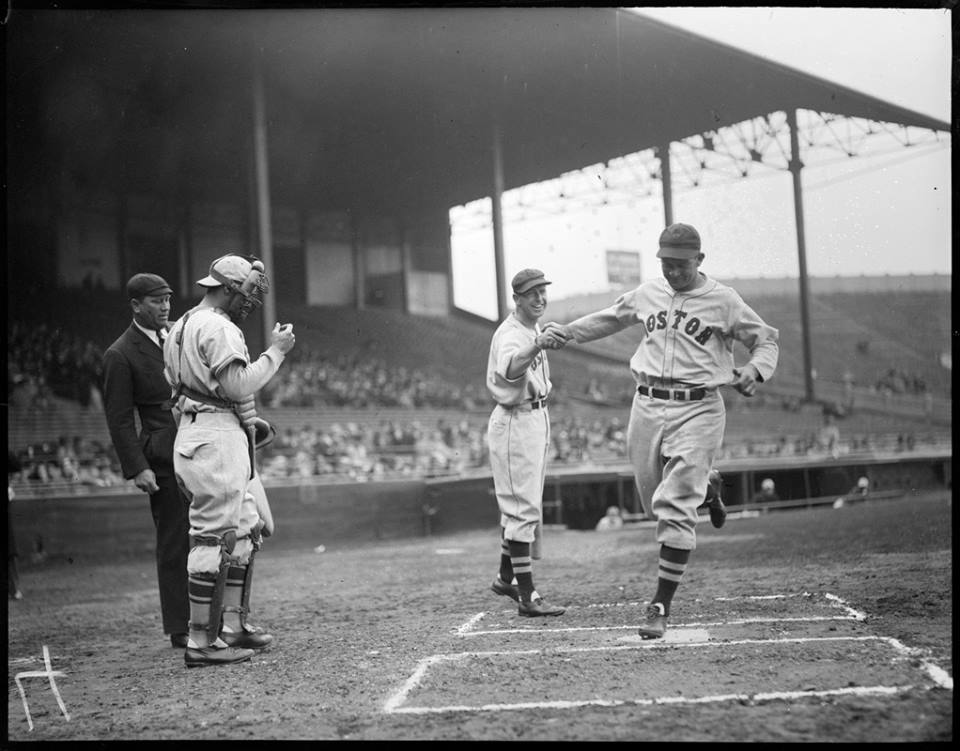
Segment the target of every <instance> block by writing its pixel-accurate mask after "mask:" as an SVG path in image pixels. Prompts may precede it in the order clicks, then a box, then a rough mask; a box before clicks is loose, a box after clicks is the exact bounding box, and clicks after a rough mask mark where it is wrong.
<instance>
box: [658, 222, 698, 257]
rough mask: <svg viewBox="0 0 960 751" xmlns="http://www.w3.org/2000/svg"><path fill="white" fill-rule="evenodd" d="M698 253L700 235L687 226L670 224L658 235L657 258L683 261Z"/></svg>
mask: <svg viewBox="0 0 960 751" xmlns="http://www.w3.org/2000/svg"><path fill="white" fill-rule="evenodd" d="M699 253H700V233H699V232H697V231H696V230H695V229H694V228H693V227H691V226H690V225H689V224H681V223H679V222H678V223H677V224H671V225H670V226H669V227H667V228H666V229H665V230H664V231H663V232H661V233H660V250H658V251H657V258H679V259H682V260H685V261H688V260H690V259H691V258H696V257H697V256H698V255H699Z"/></svg>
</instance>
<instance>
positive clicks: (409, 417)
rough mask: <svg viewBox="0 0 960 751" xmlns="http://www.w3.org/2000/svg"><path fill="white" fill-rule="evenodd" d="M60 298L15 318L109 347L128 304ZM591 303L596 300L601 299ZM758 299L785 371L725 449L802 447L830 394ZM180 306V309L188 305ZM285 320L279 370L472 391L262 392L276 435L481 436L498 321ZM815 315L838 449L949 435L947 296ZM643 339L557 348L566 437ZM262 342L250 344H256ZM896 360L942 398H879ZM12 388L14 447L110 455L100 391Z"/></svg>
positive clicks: (782, 313)
mask: <svg viewBox="0 0 960 751" xmlns="http://www.w3.org/2000/svg"><path fill="white" fill-rule="evenodd" d="M56 299H57V301H58V305H57V306H55V307H54V306H51V305H49V304H45V303H43V304H42V303H41V302H40V301H34V304H32V305H31V304H28V305H25V306H24V307H23V309H22V310H20V309H18V310H17V314H18V316H19V319H18V323H19V324H22V325H23V326H22V328H27V329H29V328H30V327H34V328H35V327H38V326H40V325H41V324H45V325H47V326H48V327H53V328H54V329H55V330H56V332H57V333H58V335H59V334H63V335H68V336H72V337H76V338H81V337H85V338H86V339H87V340H88V341H89V342H92V343H93V345H95V347H96V348H100V349H101V350H102V349H103V348H105V347H106V346H107V345H108V344H109V343H110V342H111V341H112V340H113V338H115V336H116V335H117V334H118V333H119V331H120V330H121V329H122V327H123V326H124V325H125V319H126V310H125V308H124V306H123V305H121V304H118V302H117V300H116V299H115V296H113V295H110V296H109V297H108V296H106V295H104V294H102V293H97V292H95V291H91V290H75V289H74V290H63V291H61V292H58V294H57V296H56ZM587 302H592V303H593V304H594V305H595V306H596V301H594V300H588V301H587ZM751 303H752V304H754V306H755V307H756V308H757V310H758V311H759V312H760V313H761V314H762V315H763V316H764V317H765V318H767V320H769V321H771V322H772V323H774V324H775V325H777V326H778V327H779V328H780V330H781V336H782V344H783V348H782V357H781V363H780V369H779V370H778V373H777V376H776V377H775V378H774V379H773V380H772V381H771V383H770V384H768V387H767V388H765V389H764V390H763V392H762V393H761V394H760V395H759V396H758V397H756V398H754V399H745V398H743V397H741V396H740V395H738V394H736V393H735V392H733V391H732V390H725V391H724V397H725V400H726V402H727V408H728V417H727V433H726V439H725V444H724V451H725V455H726V456H730V457H742V456H765V455H769V454H771V453H779V452H782V451H789V452H790V453H792V454H795V453H802V452H803V451H805V450H808V449H809V448H810V447H811V446H813V445H814V444H815V443H816V441H817V435H818V433H819V431H820V430H821V428H822V427H823V422H824V404H821V403H815V404H807V403H804V402H803V401H802V399H800V397H801V396H802V394H803V384H802V378H801V372H800V371H801V357H800V354H799V351H800V346H801V345H800V330H799V324H798V319H799V315H798V313H797V309H796V304H797V300H796V298H792V299H791V298H790V297H788V296H783V295H780V296H762V295H759V296H757V297H756V298H755V299H751ZM578 305H579V306H580V308H579V309H578ZM177 307H178V308H179V311H178V310H175V311H174V313H175V315H176V314H177V313H178V312H182V311H183V309H184V308H185V306H177ZM589 309H594V308H587V307H586V304H585V302H584V301H583V300H575V299H574V300H561V301H556V302H551V309H550V311H549V313H550V314H552V315H548V317H549V318H553V319H555V320H570V319H571V318H572V317H573V316H574V315H576V314H579V313H580V312H587V311H588V310H589ZM891 309H893V310H896V311H897V318H896V319H893V318H892V317H891V316H890V314H889V311H890V310H891ZM279 316H280V318H281V320H284V321H292V322H293V323H294V325H295V330H296V331H297V334H298V347H297V349H295V350H294V353H293V356H291V357H290V359H289V362H288V363H287V365H286V366H285V367H284V369H283V370H282V371H281V374H280V376H279V380H281V381H282V380H283V379H284V378H288V377H290V374H291V373H292V372H293V371H295V370H296V369H297V368H298V367H302V366H303V362H302V361H303V360H304V359H306V361H307V362H308V363H309V362H310V359H309V358H310V357H317V356H319V357H323V358H326V359H327V360H329V361H331V362H333V361H338V362H340V363H346V365H345V367H347V368H349V367H356V368H358V369H359V368H362V367H364V366H365V363H369V362H370V361H377V362H381V363H383V371H382V372H383V373H386V374H387V375H388V376H389V377H394V378H397V379H398V380H399V375H398V374H402V376H403V378H404V379H407V380H410V381H416V380H418V379H419V380H421V381H423V382H426V383H429V384H430V385H431V388H433V389H434V390H435V391H437V392H439V391H440V389H439V388H438V384H441V385H443V384H451V385H452V387H454V390H456V389H459V390H460V391H461V392H462V393H463V395H464V401H463V403H460V404H450V403H449V402H441V401H440V400H434V401H431V399H430V398H429V397H430V394H429V393H427V394H425V395H423V396H422V400H421V401H422V403H420V404H418V406H416V407H415V408H414V407H410V406H408V407H402V406H397V405H396V404H387V403H376V401H375V400H373V401H371V400H368V402H367V403H365V404H364V406H362V407H358V406H354V405H343V406H336V407H334V406H331V405H330V404H328V403H327V404H317V405H310V404H298V405H296V406H290V407H288V406H284V405H282V404H277V405H270V404H267V403H266V400H264V403H263V404H261V413H262V414H263V415H264V416H265V417H267V418H268V419H270V420H271V422H273V423H274V424H275V426H276V427H277V429H278V432H282V431H286V430H291V431H301V430H303V429H304V428H305V427H309V428H310V429H311V430H314V431H317V432H320V433H323V432H330V431H333V432H336V431H337V430H338V429H339V427H341V426H344V425H352V426H354V427H355V428H356V429H357V430H359V431H361V432H366V433H368V434H369V432H370V431H374V430H378V429H381V428H382V426H383V425H384V424H386V423H390V422H393V423H395V424H398V425H404V426H411V425H413V426H415V427H416V429H417V431H420V432H422V433H428V432H431V431H434V430H435V429H436V427H437V426H438V425H440V424H460V423H463V422H466V423H467V425H468V426H469V429H470V430H471V431H472V432H473V433H474V439H475V438H476V436H478V435H482V432H483V431H484V430H485V426H486V420H487V417H488V415H489V408H490V403H489V397H487V396H486V392H485V390H484V386H483V380H484V373H485V367H486V357H487V350H488V347H489V340H490V335H491V333H492V331H493V327H494V324H493V323H489V322H484V321H482V320H480V319H477V318H475V317H472V316H469V315H465V314H457V313H455V314H452V315H450V316H446V317H426V316H416V315H408V314H404V313H402V312H399V311H396V310H388V309H383V308H368V309H364V310H356V309H352V308H343V307H307V306H300V307H296V308H286V309H282V310H281V311H280V312H279ZM921 318H925V320H926V322H927V324H928V325H926V326H924V327H906V326H900V325H897V321H898V320H899V321H911V320H918V319H921ZM811 323H812V326H813V329H814V334H813V349H814V361H815V363H816V364H817V368H818V370H819V371H820V374H821V376H820V377H819V378H818V380H817V389H818V398H819V399H820V400H822V402H823V403H825V404H832V403H837V404H840V403H842V400H843V399H844V398H845V395H844V392H843V388H842V384H841V383H840V379H841V378H842V375H843V374H845V373H848V372H849V373H850V374H852V375H853V380H854V383H855V388H854V394H855V399H854V403H853V408H852V409H850V410H847V411H846V412H845V413H843V414H842V415H841V419H840V420H839V421H838V426H839V430H840V436H841V445H842V450H843V451H845V452H850V451H865V450H869V449H881V448H883V449H887V450H908V449H910V448H913V447H917V448H921V447H924V446H930V445H939V446H943V445H949V443H950V440H951V435H950V427H951V420H952V409H951V403H950V396H951V393H950V389H949V370H946V369H945V368H944V367H943V366H942V365H941V363H940V360H938V359H937V358H936V357H934V356H933V355H934V353H935V352H938V351H943V350H944V349H947V350H948V347H949V343H948V342H949V340H948V333H947V332H948V327H949V295H948V294H944V293H942V292H919V291H910V292H904V293H899V294H896V295H895V296H893V297H891V295H890V294H889V293H884V294H878V293H848V292H843V293H834V294H826V295H819V296H817V297H816V298H815V300H814V303H813V310H812V315H811ZM255 335H256V332H255V333H254V336H255ZM634 337H635V334H634V333H632V332H630V331H627V332H624V333H623V334H621V335H618V336H617V337H610V338H608V339H607V340H602V341H600V342H595V343H593V344H591V345H583V346H580V345H578V346H576V347H571V348H569V349H567V350H562V351H558V352H554V353H551V355H550V361H551V365H552V371H553V379H554V382H555V385H556V391H555V394H554V397H555V398H554V400H553V408H552V409H551V417H552V419H553V422H554V424H555V426H557V430H556V432H557V433H558V434H559V433H560V432H561V430H565V429H566V427H567V426H570V427H571V430H573V429H574V427H576V428H578V429H586V428H587V427H589V428H590V429H591V430H592V431H594V432H596V431H597V430H599V429H603V428H605V427H607V426H610V425H612V424H614V423H615V422H619V423H620V424H621V425H624V424H625V423H626V419H627V417H628V415H629V411H628V410H629V407H628V405H629V402H630V399H631V398H632V393H633V387H632V381H631V378H630V375H629V371H628V369H627V365H626V363H627V360H628V358H629V355H630V354H631V353H632V351H633V348H634V347H635V339H634ZM251 341H254V338H253V336H251ZM864 341H866V342H869V345H868V346H867V347H866V348H864V347H862V346H858V344H859V343H861V342H864ZM945 343H946V344H945ZM253 349H255V345H254V344H253V343H251V350H253ZM15 354H16V353H11V363H14V362H15V361H16V358H15ZM889 369H899V370H900V371H903V372H908V373H912V374H914V375H915V376H916V378H918V379H919V380H921V381H923V382H924V383H925V384H926V386H927V388H928V389H929V391H930V392H931V393H937V394H938V396H937V397H936V398H935V400H933V401H929V402H928V401H924V400H922V399H921V397H920V396H918V395H915V394H908V393H899V394H885V395H882V394H880V393H879V392H877V390H876V389H875V388H874V379H876V378H878V377H879V376H881V375H882V374H883V373H885V372H886V371H887V370H889ZM944 371H945V373H944ZM347 373H348V374H349V371H347ZM391 373H392V374H393V376H390V374H391ZM591 384H592V385H598V386H599V387H600V389H601V390H602V392H603V394H604V397H603V398H599V399H598V398H596V397H595V396H588V394H587V390H588V387H589V386H591ZM16 390H17V387H16V386H14V384H13V382H12V381H11V382H10V383H9V391H10V396H11V398H10V400H9V404H10V409H9V413H8V443H9V446H10V448H11V449H12V450H14V451H18V450H23V449H25V447H27V446H34V447H35V448H36V449H37V450H38V451H40V452H41V453H42V452H43V451H44V450H52V448H53V447H54V446H55V445H56V443H57V441H58V440H59V439H60V438H61V437H65V438H73V437H74V436H82V437H83V438H84V439H85V440H86V441H89V442H93V443H94V444H95V445H96V444H99V446H100V447H101V448H102V450H103V451H105V452H107V453H110V452H112V447H111V445H110V439H109V434H108V432H107V428H106V422H105V419H104V417H103V414H102V409H101V408H100V407H99V404H98V403H97V402H96V400H92V401H91V402H90V403H88V404H81V403H79V402H77V401H76V400H74V399H72V398H70V397H69V395H67V396H64V395H63V394H59V395H58V394H52V395H51V397H50V402H49V406H48V407H47V408H46V409H42V408H36V407H30V406H29V404H27V403H24V400H22V399H19V398H15V396H16V394H15V393H14V392H15V391H16ZM265 396H266V395H265ZM931 405H932V407H933V412H932V413H931V411H930V410H931ZM598 425H599V426H600V428H598V427H597V426H598ZM560 426H563V427H562V428H561V427H560ZM44 445H45V446H46V449H44ZM592 458H593V459H595V460H600V461H605V462H612V463H615V462H619V463H622V462H623V454H622V450H618V448H616V447H614V448H604V449H602V450H598V451H595V452H593V456H592Z"/></svg>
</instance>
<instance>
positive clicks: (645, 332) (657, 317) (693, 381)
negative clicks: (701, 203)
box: [568, 272, 780, 550]
mask: <svg viewBox="0 0 960 751" xmlns="http://www.w3.org/2000/svg"><path fill="white" fill-rule="evenodd" d="M700 274H701V276H703V277H704V283H703V284H702V285H701V286H699V287H697V288H696V289H693V290H689V291H685V292H677V291H675V290H674V289H673V288H672V287H671V286H670V285H669V283H668V282H667V281H666V279H657V280H651V281H648V282H645V283H643V284H641V285H640V286H639V287H637V288H636V289H634V290H631V291H630V292H627V293H625V294H623V295H621V296H620V297H618V298H617V300H616V301H615V302H614V303H613V305H611V306H610V307H609V308H606V309H604V310H601V311H597V312H595V313H590V314H588V315H586V316H583V317H581V318H578V319H577V320H575V321H573V322H572V323H570V324H568V328H569V331H570V333H571V334H572V335H573V337H574V339H575V341H577V342H588V341H593V340H595V339H600V338H602V337H604V336H608V335H610V334H613V333H616V332H617V331H621V330H623V329H625V328H627V327H629V326H635V325H640V326H642V329H641V330H642V339H641V341H640V344H639V345H638V347H637V351H636V352H635V353H634V355H633V357H631V358H630V371H631V372H632V373H633V376H634V379H635V381H636V383H637V386H638V389H637V391H636V392H635V393H634V397H633V407H632V409H631V412H630V423H629V426H628V428H627V448H628V452H629V456H630V461H631V464H632V465H633V470H634V477H635V480H636V485H637V490H638V492H639V494H640V500H641V502H642V503H643V507H644V510H645V511H646V512H647V513H648V514H650V515H651V516H653V517H654V518H655V519H656V520H657V541H658V542H660V543H661V544H665V545H667V546H669V547H673V548H679V549H683V550H693V549H694V548H695V547H696V531H695V528H696V524H697V520H698V518H699V517H698V514H697V508H698V507H699V506H700V505H701V504H702V503H703V499H704V494H705V493H706V489H707V477H708V474H709V472H710V469H711V468H712V467H713V463H714V459H715V457H716V455H717V452H718V451H719V449H720V445H721V443H722V442H723V432H724V428H725V424H726V411H725V409H724V404H723V399H722V398H721V396H720V393H719V391H718V387H719V386H722V385H724V384H728V383H730V382H731V381H732V380H734V373H733V370H734V367H735V362H734V355H733V344H734V342H735V341H739V342H741V343H743V344H744V345H745V346H746V348H747V350H748V351H749V352H750V364H752V365H753V366H755V367H756V369H757V372H758V373H759V374H760V380H766V379H768V378H770V376H772V375H773V372H774V370H775V369H776V366H777V360H778V357H779V352H780V345H779V332H778V331H777V329H775V328H773V327H772V326H769V325H767V324H766V323H765V322H764V321H763V320H762V319H761V318H760V316H759V315H757V313H756V312H755V311H754V310H753V309H752V308H750V306H748V305H747V304H746V303H745V302H744V301H743V299H742V298H741V297H740V295H739V294H738V293H737V292H736V291H735V290H733V289H732V288H731V287H728V286H726V285H724V284H721V283H720V282H718V281H716V280H714V279H710V278H709V277H707V276H706V274H703V272H700Z"/></svg>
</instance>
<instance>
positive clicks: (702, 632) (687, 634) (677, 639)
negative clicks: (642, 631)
mask: <svg viewBox="0 0 960 751" xmlns="http://www.w3.org/2000/svg"><path fill="white" fill-rule="evenodd" d="M709 640H710V632H708V631H707V630H706V629H705V628H668V629H667V633H665V634H664V635H663V637H662V638H660V639H644V638H643V637H642V636H640V635H639V634H634V635H633V636H621V637H620V638H619V639H617V641H622V642H626V643H628V644H635V643H638V642H641V643H643V644H663V643H664V642H666V643H668V644H683V643H686V642H705V641H709Z"/></svg>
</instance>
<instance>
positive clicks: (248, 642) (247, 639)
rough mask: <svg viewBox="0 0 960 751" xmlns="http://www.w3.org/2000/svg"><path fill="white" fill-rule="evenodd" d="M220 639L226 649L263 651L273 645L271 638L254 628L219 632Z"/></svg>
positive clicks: (248, 627) (246, 627)
mask: <svg viewBox="0 0 960 751" xmlns="http://www.w3.org/2000/svg"><path fill="white" fill-rule="evenodd" d="M220 638H221V639H223V641H224V643H226V645H227V646H228V647H237V648H239V649H263V648H264V647H268V646H270V645H271V644H272V643H273V637H272V636H271V635H270V634H268V633H267V632H266V631H264V630H263V629H262V628H257V627H256V626H245V627H244V629H243V631H221V632H220Z"/></svg>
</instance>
